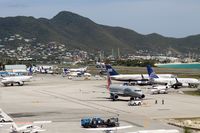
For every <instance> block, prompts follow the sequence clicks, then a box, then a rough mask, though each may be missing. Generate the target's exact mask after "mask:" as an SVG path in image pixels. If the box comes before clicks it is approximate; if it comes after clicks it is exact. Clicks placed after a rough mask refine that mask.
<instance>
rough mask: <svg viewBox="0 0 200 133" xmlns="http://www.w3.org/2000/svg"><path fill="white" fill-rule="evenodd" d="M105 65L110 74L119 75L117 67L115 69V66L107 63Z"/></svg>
mask: <svg viewBox="0 0 200 133" xmlns="http://www.w3.org/2000/svg"><path fill="white" fill-rule="evenodd" d="M105 66H106V70H107V72H108V73H109V74H110V76H113V75H119V74H118V73H117V72H116V71H115V69H113V68H112V67H111V65H108V64H106V65H105Z"/></svg>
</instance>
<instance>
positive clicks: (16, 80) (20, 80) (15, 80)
mask: <svg viewBox="0 0 200 133" xmlns="http://www.w3.org/2000/svg"><path fill="white" fill-rule="evenodd" d="M31 78H32V76H9V77H4V78H2V80H1V83H2V84H3V85H4V86H7V85H9V84H10V85H11V86H13V85H14V84H18V85H20V86H22V85H24V82H29V81H30V80H31Z"/></svg>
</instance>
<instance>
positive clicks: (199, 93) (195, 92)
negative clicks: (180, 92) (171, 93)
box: [184, 90, 200, 96]
mask: <svg viewBox="0 0 200 133" xmlns="http://www.w3.org/2000/svg"><path fill="white" fill-rule="evenodd" d="M184 94H188V95H193V96H200V90H195V91H184Z"/></svg>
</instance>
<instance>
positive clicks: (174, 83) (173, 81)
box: [147, 65, 200, 89]
mask: <svg viewBox="0 0 200 133" xmlns="http://www.w3.org/2000/svg"><path fill="white" fill-rule="evenodd" d="M147 71H148V74H149V77H150V80H151V82H152V83H154V84H163V85H168V86H171V87H172V88H175V89H178V88H180V87H183V86H185V87H198V85H199V84H200V81H199V80H198V79H195V78H160V77H159V76H158V75H156V73H155V72H154V71H153V69H152V68H151V67H150V66H149V65H148V66H147Z"/></svg>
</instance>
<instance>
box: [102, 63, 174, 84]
mask: <svg viewBox="0 0 200 133" xmlns="http://www.w3.org/2000/svg"><path fill="white" fill-rule="evenodd" d="M105 66H106V69H107V72H108V73H109V74H110V77H111V79H112V80H117V81H128V82H131V81H136V82H138V84H142V83H141V81H143V82H147V81H149V75H148V74H118V73H117V72H116V71H115V70H114V69H113V68H112V66H111V65H108V64H106V65H105ZM159 76H160V77H168V78H171V77H174V75H172V74H159ZM147 83H148V82H147Z"/></svg>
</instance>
